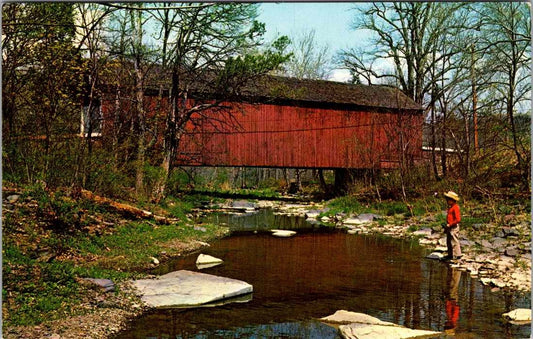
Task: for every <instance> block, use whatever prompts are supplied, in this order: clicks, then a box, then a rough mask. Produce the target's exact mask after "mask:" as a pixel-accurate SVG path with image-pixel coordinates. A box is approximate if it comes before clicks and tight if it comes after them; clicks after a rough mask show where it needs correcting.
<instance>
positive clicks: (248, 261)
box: [117, 210, 531, 338]
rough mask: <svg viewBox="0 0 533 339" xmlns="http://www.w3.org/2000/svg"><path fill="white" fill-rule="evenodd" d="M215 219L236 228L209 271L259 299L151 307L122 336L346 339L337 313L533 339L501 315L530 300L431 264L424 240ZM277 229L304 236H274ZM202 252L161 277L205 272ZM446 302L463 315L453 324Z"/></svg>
mask: <svg viewBox="0 0 533 339" xmlns="http://www.w3.org/2000/svg"><path fill="white" fill-rule="evenodd" d="M209 218H210V221H211V222H218V223H220V224H225V225H227V226H229V227H230V229H231V230H232V235H231V236H229V237H227V238H224V239H221V240H219V241H216V242H214V243H213V244H212V246H211V247H209V248H206V249H204V250H202V253H205V254H209V255H212V256H215V257H218V258H221V259H223V260H224V263H223V264H222V265H219V266H216V267H212V268H209V269H205V270H202V272H204V273H209V274H214V275H218V276H223V277H228V278H234V279H239V280H243V281H246V282H248V283H250V284H252V285H253V288H254V292H253V295H252V299H251V300H250V301H248V302H246V303H230V304H226V305H223V306H219V307H212V308H194V309H166V310H155V311H151V312H148V313H147V314H145V315H143V316H142V317H140V318H138V319H136V320H134V321H133V322H132V323H131V324H130V326H129V329H128V330H127V331H124V332H121V333H120V334H119V335H118V336H117V338H339V335H338V331H337V330H336V329H335V328H333V327H330V326H328V325H325V324H323V323H321V322H320V321H318V320H317V319H318V318H321V317H325V316H328V315H331V314H333V313H334V312H335V311H337V310H348V311H353V312H361V313H366V314H369V315H371V316H374V317H378V318H379V319H381V320H384V321H390V322H394V323H397V324H400V325H403V326H407V327H409V328H417V329H431V330H435V331H443V330H444V329H445V328H451V327H455V329H454V330H451V331H453V332H454V333H455V337H456V338H529V337H530V330H531V328H530V326H517V325H511V324H508V323H506V322H504V321H503V320H502V317H501V315H502V313H505V312H508V311H510V310H512V309H514V308H518V307H525V308H530V305H531V299H530V296H529V294H523V295H519V294H516V293H504V292H501V291H498V292H494V291H491V289H490V288H489V287H486V286H483V285H482V284H481V283H480V282H479V281H478V280H477V279H473V278H471V277H470V276H469V275H468V274H467V273H466V272H460V271H457V270H455V269H452V268H450V267H449V266H448V265H446V264H444V263H441V262H438V261H435V260H429V259H425V258H424V257H425V255H426V254H427V253H428V252H427V250H426V249H424V248H422V247H421V246H419V245H418V244H417V243H416V242H411V241H406V240H399V239H392V238H389V237H383V236H374V235H372V236H371V235H350V234H347V233H346V232H344V231H341V230H338V229H332V228H327V227H321V226H319V225H310V224H307V223H306V222H305V220H303V218H298V217H288V216H281V215H275V214H273V213H272V211H269V210H262V211H260V212H259V213H255V214H251V215H246V216H228V215H225V216H224V215H218V216H217V215H212V216H210V217H209ZM270 228H281V229H292V230H297V232H298V233H297V235H296V236H294V237H291V238H276V237H273V236H272V235H271V234H270V232H268V231H267V230H268V229H270ZM197 255H198V253H195V254H191V255H189V256H186V257H184V258H180V259H177V260H174V261H171V262H169V263H167V264H165V265H161V266H160V267H158V268H157V269H156V270H155V271H154V272H153V273H155V274H164V273H167V272H170V271H174V270H180V269H187V270H192V271H197V269H196V266H195V261H196V257H197ZM452 299H455V300H456V302H451V300H452ZM452 304H453V305H454V306H453V307H451V306H450V305H452ZM447 306H448V308H449V311H450V309H455V312H456V314H457V315H456V316H455V319H454V316H452V315H450V314H449V313H450V312H447ZM457 316H458V318H457ZM441 337H442V338H447V336H446V335H442V336H441Z"/></svg>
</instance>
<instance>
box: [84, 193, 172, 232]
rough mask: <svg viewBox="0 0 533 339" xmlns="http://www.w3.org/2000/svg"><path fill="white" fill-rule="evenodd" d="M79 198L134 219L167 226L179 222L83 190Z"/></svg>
mask: <svg viewBox="0 0 533 339" xmlns="http://www.w3.org/2000/svg"><path fill="white" fill-rule="evenodd" d="M81 196H82V197H83V198H85V199H88V200H92V201H94V202H96V203H99V204H105V205H108V206H109V207H112V208H113V209H115V210H116V211H118V212H119V213H122V214H125V215H127V216H131V217H135V218H142V219H154V220H155V221H157V222H160V223H164V224H169V223H171V222H177V221H179V219H176V218H167V217H163V216H160V215H156V214H154V213H152V212H150V211H146V210H142V209H140V208H137V207H135V206H131V205H128V204H124V203H121V202H117V201H114V200H112V199H109V198H106V197H101V196H99V195H96V194H94V193H93V192H91V191H87V190H84V189H82V190H81Z"/></svg>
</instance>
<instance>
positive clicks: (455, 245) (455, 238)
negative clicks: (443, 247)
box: [448, 225, 462, 258]
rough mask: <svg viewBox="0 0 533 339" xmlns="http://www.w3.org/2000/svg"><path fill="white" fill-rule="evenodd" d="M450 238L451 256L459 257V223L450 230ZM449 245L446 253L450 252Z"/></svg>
mask: <svg viewBox="0 0 533 339" xmlns="http://www.w3.org/2000/svg"><path fill="white" fill-rule="evenodd" d="M450 238H451V239H450V240H451V245H452V255H453V257H454V258H455V257H460V256H461V255H462V253H461V243H460V242H459V225H457V226H456V227H454V228H452V229H451V230H450ZM449 252H450V247H448V255H449V254H450V253H449Z"/></svg>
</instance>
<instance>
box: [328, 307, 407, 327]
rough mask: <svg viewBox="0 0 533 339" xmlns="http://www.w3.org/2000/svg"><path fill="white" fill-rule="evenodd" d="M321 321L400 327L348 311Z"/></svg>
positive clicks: (338, 312)
mask: <svg viewBox="0 0 533 339" xmlns="http://www.w3.org/2000/svg"><path fill="white" fill-rule="evenodd" d="M320 320H322V321H324V322H327V323H332V324H350V323H360V324H367V325H385V326H398V325H396V324H394V323H390V322H386V321H382V320H380V319H378V318H376V317H373V316H371V315H368V314H364V313H357V312H350V311H346V310H339V311H337V312H335V313H334V314H332V315H329V316H327V317H324V318H320Z"/></svg>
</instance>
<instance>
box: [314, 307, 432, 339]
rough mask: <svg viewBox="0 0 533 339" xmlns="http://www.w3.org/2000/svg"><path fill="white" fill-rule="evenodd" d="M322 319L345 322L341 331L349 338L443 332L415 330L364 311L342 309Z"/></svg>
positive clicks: (411, 335)
mask: <svg viewBox="0 0 533 339" xmlns="http://www.w3.org/2000/svg"><path fill="white" fill-rule="evenodd" d="M320 320H322V321H324V322H326V323H329V324H343V325H340V326H339V332H340V333H341V335H342V337H343V338H347V339H352V338H353V339H355V338H357V339H375V338H380V339H381V338H391V339H392V338H394V339H397V338H418V337H428V336H437V335H439V334H441V332H433V331H426V330H414V329H410V328H407V327H403V326H400V325H397V324H394V323H391V322H386V321H382V320H380V319H378V318H376V317H372V316H370V315H368V314H364V313H356V312H349V311H345V310H340V311H337V312H335V314H332V315H330V316H327V317H324V318H321V319H320Z"/></svg>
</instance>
